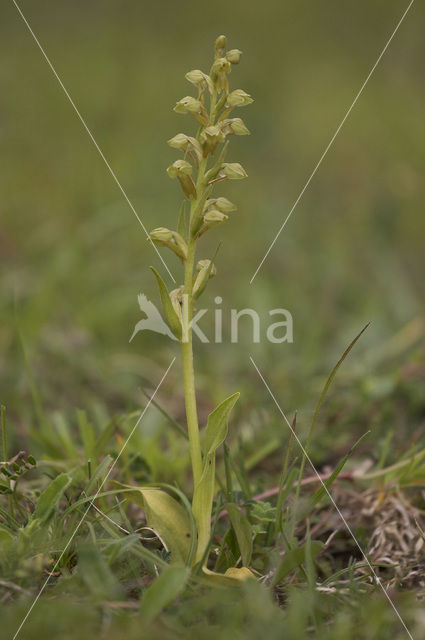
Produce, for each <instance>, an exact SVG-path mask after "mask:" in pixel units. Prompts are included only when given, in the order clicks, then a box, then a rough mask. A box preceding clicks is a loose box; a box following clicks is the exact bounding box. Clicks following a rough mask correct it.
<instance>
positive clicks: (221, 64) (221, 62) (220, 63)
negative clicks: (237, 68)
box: [212, 58, 232, 75]
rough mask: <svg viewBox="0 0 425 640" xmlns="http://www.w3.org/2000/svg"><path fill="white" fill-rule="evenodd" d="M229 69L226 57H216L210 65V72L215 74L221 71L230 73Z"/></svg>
mask: <svg viewBox="0 0 425 640" xmlns="http://www.w3.org/2000/svg"><path fill="white" fill-rule="evenodd" d="M231 70H232V68H231V64H230V62H229V61H228V60H227V59H226V58H217V60H215V61H214V64H213V66H212V72H213V73H215V74H217V75H218V74H221V73H230V71H231Z"/></svg>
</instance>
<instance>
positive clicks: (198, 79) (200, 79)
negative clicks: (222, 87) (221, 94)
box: [185, 69, 213, 95]
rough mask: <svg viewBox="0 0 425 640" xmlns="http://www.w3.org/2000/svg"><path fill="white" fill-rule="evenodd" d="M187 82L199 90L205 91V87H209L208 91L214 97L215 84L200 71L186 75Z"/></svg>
mask: <svg viewBox="0 0 425 640" xmlns="http://www.w3.org/2000/svg"><path fill="white" fill-rule="evenodd" d="M185 78H186V80H188V81H189V82H190V83H192V84H194V85H195V86H196V87H199V89H201V90H203V89H204V88H205V87H208V91H209V92H210V94H211V95H212V92H213V83H212V80H211V78H210V77H209V76H208V75H207V74H206V73H204V72H203V71H201V70H200V69H194V70H193V71H189V72H188V73H186V75H185Z"/></svg>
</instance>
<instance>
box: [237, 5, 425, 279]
mask: <svg viewBox="0 0 425 640" xmlns="http://www.w3.org/2000/svg"><path fill="white" fill-rule="evenodd" d="M413 2H414V0H411V2H410V4H409V6H408V7H407V9H406V11H405V12H404V13H403V15H402V16H401V18H400V20H399V22H398V23H397V26H396V28H395V29H394V31H393V32H392V34H391V36H390V37H389V39H388V41H387V43H386V45H385V47H384V48H383V49H382V51H381V53H380V54H379V56H378V59H377V60H376V62H375V64H374V65H373V67H372V69H371V70H370V71H369V73H368V75H367V77H366V80H365V81H364V82H363V84H362V86H361V87H360V89H359V92H358V93H357V95H356V97H355V98H354V100H353V102H352V104H351V106H350V108H349V109H348V111H347V113H346V114H345V116H344V117H343V119H342V120H341V122H340V124H339V126H338V128H337V130H336V131H335V133H334V134H333V136H332V138H331V140H330V142H329V144H328V146H327V147H326V149H325V150H324V152H323V153H322V155H321V156H320V159H319V162H318V163H317V164H316V166H315V167H314V169H313V172H312V174H311V175H310V177H309V179H308V180H307V182H306V183H305V185H304V186H303V188H302V189H301V192H300V194H299V196H298V198H297V199H296V200H295V202H294V204H293V205H292V209H291V210H290V211H289V213H288V215H287V216H286V218H285V220H284V221H283V223H282V225H281V227H280V229H279V231H278V232H277V234H276V235H275V237H274V238H273V241H272V243H271V244H270V246H269V248H268V249H267V251H266V253H265V254H264V256H263V259H262V260H261V262H260V264H259V265H258V267H257V269H256V270H255V272H254V275H253V276H252V278H251V280H250V281H249V284H252V283H253V281H254V278H255V277H256V275H257V273H258V272H259V271H260V269H261V267H262V266H263V264H264V261H265V260H266V258H267V256H268V255H269V253H270V251H271V250H272V249H273V247H274V245H275V243H276V241H277V239H278V237H279V236H280V234H281V233H282V231H283V229H284V227H285V226H286V223H287V222H288V220H289V218H290V217H291V215H292V213H293V211H294V209H295V207H296V206H297V204H298V203H299V201H300V200H301V198H302V197H303V195H304V192H305V190H306V189H307V187H308V185H309V184H310V182H311V181H312V179H313V177H314V176H315V174H316V172H317V170H318V168H319V167H320V165H321V164H322V162H323V160H324V158H325V156H326V154H327V153H328V151H329V149H330V148H331V146H332V145H333V143H334V141H335V138H336V137H337V135H338V133H339V132H340V131H341V129H342V127H343V126H344V123H345V121H346V120H347V118H348V116H349V115H350V113H351V111H352V109H353V107H354V105H355V104H356V102H357V100H358V99H359V98H360V96H361V94H362V92H363V89H364V88H365V86H366V85H367V83H368V82H369V80H370V78H371V76H372V74H373V72H374V71H375V69H376V67H377V66H378V64H379V62H380V61H381V58H382V56H383V55H384V53H385V52H386V50H387V49H388V47H389V46H390V43H391V41H392V39H393V38H394V36H395V34H396V33H397V31H398V29H399V27H400V26H401V23H402V22H403V20H404V18H405V17H406V16H407V14H408V12H409V9H410V7H411V6H412V4H413Z"/></svg>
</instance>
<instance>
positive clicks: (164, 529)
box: [116, 483, 193, 564]
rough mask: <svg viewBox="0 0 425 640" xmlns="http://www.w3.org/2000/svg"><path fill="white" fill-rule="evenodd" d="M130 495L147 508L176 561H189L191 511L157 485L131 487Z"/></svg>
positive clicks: (146, 512) (172, 557)
mask: <svg viewBox="0 0 425 640" xmlns="http://www.w3.org/2000/svg"><path fill="white" fill-rule="evenodd" d="M116 484H117V485H119V486H121V487H124V486H125V488H129V489H133V490H132V491H129V492H128V493H126V494H125V495H126V497H127V498H129V499H130V500H132V501H133V502H135V503H136V504H138V505H139V507H141V508H142V509H143V511H144V512H145V515H146V520H147V523H148V525H149V526H150V527H152V529H154V531H156V533H157V534H158V535H159V537H160V538H161V540H163V542H164V544H165V546H166V547H167V549H168V551H169V552H170V553H171V562H172V563H173V564H176V563H183V564H185V563H186V562H187V561H188V558H189V556H190V552H191V543H192V537H193V533H192V523H191V521H190V518H189V514H188V512H187V510H186V509H185V508H184V507H182V505H181V504H180V503H179V502H177V500H175V499H174V498H173V497H172V496H170V494H168V493H167V492H166V491H162V490H161V489H156V488H153V487H137V488H135V487H129V486H128V485H121V484H119V483H116Z"/></svg>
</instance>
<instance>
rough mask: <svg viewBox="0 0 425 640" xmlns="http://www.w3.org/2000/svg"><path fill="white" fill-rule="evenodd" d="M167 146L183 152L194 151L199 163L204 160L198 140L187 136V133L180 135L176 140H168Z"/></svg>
mask: <svg viewBox="0 0 425 640" xmlns="http://www.w3.org/2000/svg"><path fill="white" fill-rule="evenodd" d="M167 144H169V145H170V147H173V149H180V150H181V151H190V150H192V149H193V151H194V152H195V154H196V157H197V158H198V162H200V161H201V160H202V148H201V145H200V144H199V142H198V141H197V140H196V138H192V137H191V136H187V135H186V134H185V133H178V134H177V135H176V136H174V138H170V139H169V140H167Z"/></svg>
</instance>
